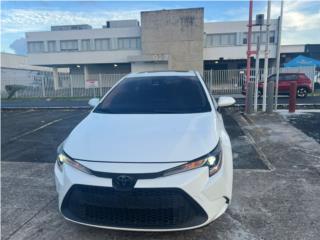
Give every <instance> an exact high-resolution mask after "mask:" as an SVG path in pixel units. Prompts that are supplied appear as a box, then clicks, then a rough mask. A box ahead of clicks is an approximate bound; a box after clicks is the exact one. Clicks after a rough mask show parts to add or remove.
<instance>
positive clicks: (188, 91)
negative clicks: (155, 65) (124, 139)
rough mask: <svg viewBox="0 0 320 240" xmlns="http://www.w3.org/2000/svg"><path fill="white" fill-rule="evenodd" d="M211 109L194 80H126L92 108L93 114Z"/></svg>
mask: <svg viewBox="0 0 320 240" xmlns="http://www.w3.org/2000/svg"><path fill="white" fill-rule="evenodd" d="M209 111H211V107H210V104H209V101H208V99H207V96H206V94H205V91H204V88H203V87H202V84H201V82H200V80H199V79H198V78H197V77H195V76H161V77H160V76H155V77H153V76H152V77H129V78H126V79H124V80H122V81H121V82H120V83H119V84H118V85H117V86H115V87H114V88H113V89H112V90H111V92H110V93H109V94H108V95H107V96H106V97H105V98H104V99H103V101H102V102H101V103H100V104H99V105H98V106H97V107H96V109H95V110H94V112H96V113H118V114H130V113H132V114H134V113H146V114H148V113H150V114H152V113H199V112H209Z"/></svg>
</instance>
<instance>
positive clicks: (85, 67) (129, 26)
mask: <svg viewBox="0 0 320 240" xmlns="http://www.w3.org/2000/svg"><path fill="white" fill-rule="evenodd" d="M257 36H258V27H254V29H253V39H252V41H253V44H255V43H256V41H257ZM277 38H278V20H276V19H273V20H272V21H271V26H270V37H269V43H270V58H271V61H270V64H271V65H272V64H273V63H274V58H275V53H276V43H277ZM26 39H27V42H28V43H27V44H28V63H29V64H32V65H38V66H50V67H53V69H54V71H55V72H56V71H57V68H60V67H68V68H69V69H70V73H71V74H75V73H84V75H85V78H88V77H86V76H88V75H89V74H95V73H128V72H131V71H132V72H136V71H146V70H161V69H175V70H189V69H197V70H199V71H202V70H203V69H226V68H244V67H245V64H246V51H247V45H246V44H247V22H246V21H238V22H208V23H204V22H203V9H202V8H195V9H176V10H161V11H151V12H142V13H141V26H140V25H139V22H138V21H137V20H121V21H108V22H107V23H106V25H105V26H103V27H102V28H99V29H92V27H91V26H89V25H70V26H53V27H52V28H51V31H44V32H28V33H26ZM262 42H263V43H265V42H266V33H265V30H264V31H263V37H262ZM253 48H255V46H253ZM290 48H291V47H289V46H283V49H284V50H285V51H287V52H288V51H291V50H290ZM261 49H264V45H263V44H262V48H261ZM292 49H293V50H294V51H302V52H303V51H304V47H302V46H294V47H293V48H292Z"/></svg>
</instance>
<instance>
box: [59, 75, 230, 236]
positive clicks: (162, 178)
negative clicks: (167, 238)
mask: <svg viewBox="0 0 320 240" xmlns="http://www.w3.org/2000/svg"><path fill="white" fill-rule="evenodd" d="M234 103H235V100H234V99H233V98H231V97H220V98H219V99H218V101H217V102H216V101H215V99H214V98H213V97H211V94H210V92H209V91H208V89H207V88H206V85H205V83H204V81H203V80H202V78H201V76H200V74H199V73H197V72H193V71H188V72H175V71H172V72H170V71H168V72H145V73H132V74H129V75H127V76H125V77H124V78H122V79H121V80H120V81H119V82H118V83H117V84H116V85H114V86H113V87H112V88H111V89H110V90H109V91H108V93H107V94H106V95H105V96H104V97H103V98H101V100H99V99H96V98H95V99H91V100H90V101H89V104H90V105H91V106H92V107H93V110H92V111H91V112H90V113H89V114H88V116H87V117H86V118H85V119H83V120H82V121H81V122H80V123H79V124H78V125H77V126H76V127H75V128H74V130H73V131H72V132H71V133H70V135H69V136H68V137H67V138H66V139H65V141H64V142H63V143H62V144H61V145H60V146H59V147H58V154H57V160H56V164H55V169H54V172H55V181H56V188H57V192H58V195H59V209H60V211H61V213H62V215H63V216H64V217H65V218H66V219H68V220H71V221H73V222H77V223H81V224H85V225H89V226H94V227H102V228H110V229H121V230H136V231H176V230H186V229H192V228H197V227H201V226H204V225H206V224H208V223H210V222H211V221H213V220H214V219H216V218H218V217H219V216H220V215H222V214H223V213H224V212H225V210H226V209H227V207H228V205H229V204H230V202H231V196H232V178H233V164H232V150H231V144H230V139H229V136H228V134H227V132H226V130H225V128H224V124H223V119H222V116H221V114H220V109H221V108H223V107H227V106H230V105H232V104H234Z"/></svg>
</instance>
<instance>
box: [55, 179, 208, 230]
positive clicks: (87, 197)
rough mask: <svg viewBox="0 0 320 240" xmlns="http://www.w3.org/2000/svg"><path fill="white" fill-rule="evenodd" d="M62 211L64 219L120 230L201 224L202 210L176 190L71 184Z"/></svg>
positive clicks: (203, 219) (204, 214)
mask: <svg viewBox="0 0 320 240" xmlns="http://www.w3.org/2000/svg"><path fill="white" fill-rule="evenodd" d="M61 211H62V213H63V215H64V216H66V217H67V218H69V219H71V220H74V221H77V222H82V223H87V224H93V225H100V226H110V227H123V228H156V229H161V228H166V229H170V228H185V227H191V226H197V225H200V224H202V223H204V222H205V221H206V220H207V218H208V216H207V214H206V213H205V211H204V210H203V209H202V208H201V207H200V206H199V204H198V203H196V202H195V201H194V200H193V199H192V198H191V197H190V196H189V195H188V194H186V193H185V192H184V191H183V190H181V189H177V188H148V189H146V188H135V189H133V190H130V191H117V190H115V189H114V188H111V187H97V186H86V185H74V186H72V187H71V189H70V190H69V192H68V193H67V195H66V197H65V199H64V201H63V203H62V206H61Z"/></svg>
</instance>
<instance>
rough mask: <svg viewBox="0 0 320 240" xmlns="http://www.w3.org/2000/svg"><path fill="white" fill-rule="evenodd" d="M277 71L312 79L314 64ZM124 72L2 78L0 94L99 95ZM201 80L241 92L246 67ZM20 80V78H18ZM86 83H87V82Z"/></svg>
mask: <svg viewBox="0 0 320 240" xmlns="http://www.w3.org/2000/svg"><path fill="white" fill-rule="evenodd" d="M280 72H282V73H284V72H290V73H305V74H306V75H307V76H308V77H309V78H310V79H311V80H314V78H315V75H316V74H317V73H316V72H315V68H314V67H300V68H281V70H280ZM273 73H275V68H270V69H269V70H268V75H270V74H273ZM259 74H260V79H263V69H260V71H259ZM124 75H125V74H91V75H89V76H88V79H87V80H89V81H85V79H84V75H83V74H69V73H59V74H58V83H57V86H54V81H53V76H52V73H51V74H42V75H39V76H34V78H33V81H32V82H29V83H28V84H21V82H23V81H21V79H17V81H15V80H14V79H10V81H7V80H6V79H2V80H1V97H2V98H6V97H8V96H9V95H10V94H11V95H12V96H10V97H14V98H28V97H101V96H103V95H104V94H105V93H106V92H107V91H108V90H109V89H110V88H111V87H112V86H113V85H114V84H115V83H116V82H117V81H119V80H120V79H121V78H122V77H123V76H124ZM250 75H251V77H250V79H251V80H254V79H255V70H254V69H252V70H251V73H250ZM203 77H204V81H205V83H206V85H207V87H208V89H209V90H210V92H211V93H213V94H216V95H221V94H240V93H241V90H242V86H243V84H244V83H245V78H246V70H239V69H229V70H210V71H204V74H203ZM18 80H19V81H18ZM88 83H89V84H88Z"/></svg>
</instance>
